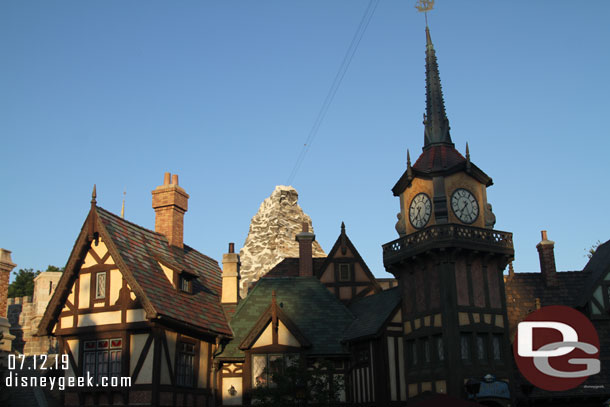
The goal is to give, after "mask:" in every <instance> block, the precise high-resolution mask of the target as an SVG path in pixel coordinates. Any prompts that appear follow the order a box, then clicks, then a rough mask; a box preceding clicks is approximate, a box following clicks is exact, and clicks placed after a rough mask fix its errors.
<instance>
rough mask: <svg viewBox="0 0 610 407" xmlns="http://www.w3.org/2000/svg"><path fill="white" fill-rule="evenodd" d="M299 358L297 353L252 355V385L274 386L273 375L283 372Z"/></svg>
mask: <svg viewBox="0 0 610 407" xmlns="http://www.w3.org/2000/svg"><path fill="white" fill-rule="evenodd" d="M298 360H299V355H297V354H296V353H287V354H275V355H268V354H261V355H252V387H257V386H271V387H273V386H274V384H273V375H274V374H281V373H282V372H283V371H284V368H286V367H289V366H293V365H295V364H297V363H298Z"/></svg>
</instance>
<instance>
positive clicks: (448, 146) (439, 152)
mask: <svg viewBox="0 0 610 407" xmlns="http://www.w3.org/2000/svg"><path fill="white" fill-rule="evenodd" d="M424 126H425V129H424V147H423V152H422V154H421V155H420V156H419V158H418V159H417V160H416V161H415V164H413V166H412V167H411V165H410V157H408V158H407V161H408V163H407V171H405V172H404V174H403V175H402V176H401V177H400V179H399V180H398V182H396V184H395V185H394V187H393V188H392V192H393V193H394V195H395V196H398V195H400V194H401V193H402V192H403V191H404V190H405V189H406V188H407V187H408V186H409V185H410V184H411V181H412V179H413V178H414V177H416V176H420V177H422V176H423V177H433V176H438V175H448V174H452V173H455V172H458V171H466V172H468V173H469V174H470V175H471V176H473V177H474V178H476V179H477V180H479V181H480V182H481V183H482V184H484V185H485V186H490V185H492V184H493V181H492V179H491V178H490V177H489V176H488V175H487V174H485V173H484V172H483V171H482V170H481V169H479V168H478V167H477V166H476V165H474V164H472V163H471V162H470V154H469V152H467V153H466V155H467V158H464V156H463V155H462V154H460V153H459V151H457V150H456V148H455V145H454V144H453V141H452V140H451V135H450V134H449V119H447V113H446V112H445V101H444V99H443V90H442V88H441V78H440V75H439V71H438V62H437V60H436V51H435V50H434V45H433V44H432V38H431V37H430V29H429V28H428V25H426V114H424Z"/></svg>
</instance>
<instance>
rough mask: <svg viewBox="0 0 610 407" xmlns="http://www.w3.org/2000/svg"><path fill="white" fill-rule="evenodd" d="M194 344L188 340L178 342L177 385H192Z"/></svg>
mask: <svg viewBox="0 0 610 407" xmlns="http://www.w3.org/2000/svg"><path fill="white" fill-rule="evenodd" d="M194 361H195V345H194V344H192V343H188V342H179V343H178V361H177V362H176V384H177V385H178V386H186V387H192V386H193V382H194V378H195V370H194V369H193V366H194V365H193V363H194Z"/></svg>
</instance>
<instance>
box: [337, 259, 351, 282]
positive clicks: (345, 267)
mask: <svg viewBox="0 0 610 407" xmlns="http://www.w3.org/2000/svg"><path fill="white" fill-rule="evenodd" d="M350 271H351V270H350V265H349V264H347V263H339V281H350V280H351V279H352V276H351V272H350Z"/></svg>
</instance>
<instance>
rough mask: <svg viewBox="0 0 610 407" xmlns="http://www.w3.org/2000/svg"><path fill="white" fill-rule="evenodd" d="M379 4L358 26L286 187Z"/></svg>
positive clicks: (376, 2)
mask: <svg viewBox="0 0 610 407" xmlns="http://www.w3.org/2000/svg"><path fill="white" fill-rule="evenodd" d="M379 2H380V0H370V1H369V4H368V6H367V8H366V10H365V11H364V14H363V16H362V19H361V20H360V23H359V24H358V28H357V29H356V32H355V33H354V36H353V37H352V41H351V43H350V45H349V47H348V49H347V51H346V53H345V55H344V56H343V61H342V62H341V65H340V66H339V70H338V71H337V74H336V75H335V79H334V80H333V83H332V85H331V86H330V89H329V90H328V93H327V94H326V98H324V102H323V103H322V107H321V108H320V111H319V112H318V115H317V116H316V120H315V121H314V123H313V126H312V127H311V130H309V134H308V135H307V139H306V140H305V144H303V148H301V152H300V153H299V156H298V157H297V160H296V162H295V164H294V167H293V168H292V172H291V173H290V175H289V176H288V180H287V181H286V185H290V184H291V183H292V181H294V178H295V177H296V175H297V173H298V172H299V169H300V168H301V165H302V164H303V161H304V159H305V156H306V155H307V152H308V151H309V149H310V148H311V144H312V143H313V140H314V139H315V137H316V135H317V134H318V131H319V129H320V126H321V125H322V121H323V120H324V117H325V116H326V113H327V112H328V109H329V107H330V105H331V103H332V101H333V99H334V98H335V95H336V94H337V90H338V89H339V86H340V85H341V82H342V81H343V77H345V73H346V72H347V69H348V68H349V65H350V64H351V62H352V59H353V58H354V55H355V54H356V50H357V49H358V45H360V41H361V40H362V37H363V36H364V33H365V32H366V29H367V27H368V26H369V23H370V22H371V19H372V18H373V14H375V10H376V9H377V6H378V5H379Z"/></svg>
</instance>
